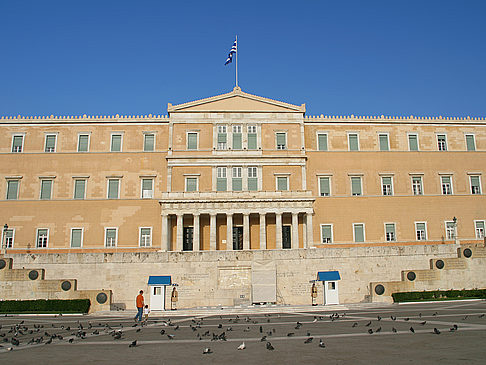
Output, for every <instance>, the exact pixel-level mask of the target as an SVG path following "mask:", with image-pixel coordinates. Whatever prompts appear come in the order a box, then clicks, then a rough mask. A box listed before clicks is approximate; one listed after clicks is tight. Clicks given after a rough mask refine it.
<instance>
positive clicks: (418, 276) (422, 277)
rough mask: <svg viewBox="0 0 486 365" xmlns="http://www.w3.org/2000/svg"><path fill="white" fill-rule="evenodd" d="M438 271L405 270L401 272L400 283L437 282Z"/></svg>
mask: <svg viewBox="0 0 486 365" xmlns="http://www.w3.org/2000/svg"><path fill="white" fill-rule="evenodd" d="M439 278H440V271H438V270H430V269H426V270H407V271H402V281H414V282H417V281H431V280H439Z"/></svg>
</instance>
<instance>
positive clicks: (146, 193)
mask: <svg viewBox="0 0 486 365" xmlns="http://www.w3.org/2000/svg"><path fill="white" fill-rule="evenodd" d="M153 197H154V179H142V199H152V198H153Z"/></svg>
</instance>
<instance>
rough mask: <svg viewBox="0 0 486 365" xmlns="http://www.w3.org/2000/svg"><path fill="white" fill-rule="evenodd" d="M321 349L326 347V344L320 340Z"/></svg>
mask: <svg viewBox="0 0 486 365" xmlns="http://www.w3.org/2000/svg"><path fill="white" fill-rule="evenodd" d="M319 347H322V348H325V347H326V345H324V342H323V341H322V339H319Z"/></svg>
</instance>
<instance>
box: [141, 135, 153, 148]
mask: <svg viewBox="0 0 486 365" xmlns="http://www.w3.org/2000/svg"><path fill="white" fill-rule="evenodd" d="M154 148H155V136H154V135H153V134H145V137H144V145H143V150H144V151H145V152H151V151H153V150H154Z"/></svg>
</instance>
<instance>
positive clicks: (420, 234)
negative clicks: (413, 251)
mask: <svg viewBox="0 0 486 365" xmlns="http://www.w3.org/2000/svg"><path fill="white" fill-rule="evenodd" d="M426 228H427V225H426V224H425V222H420V223H415V233H416V237H417V241H425V240H426V239H427V230H426Z"/></svg>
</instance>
